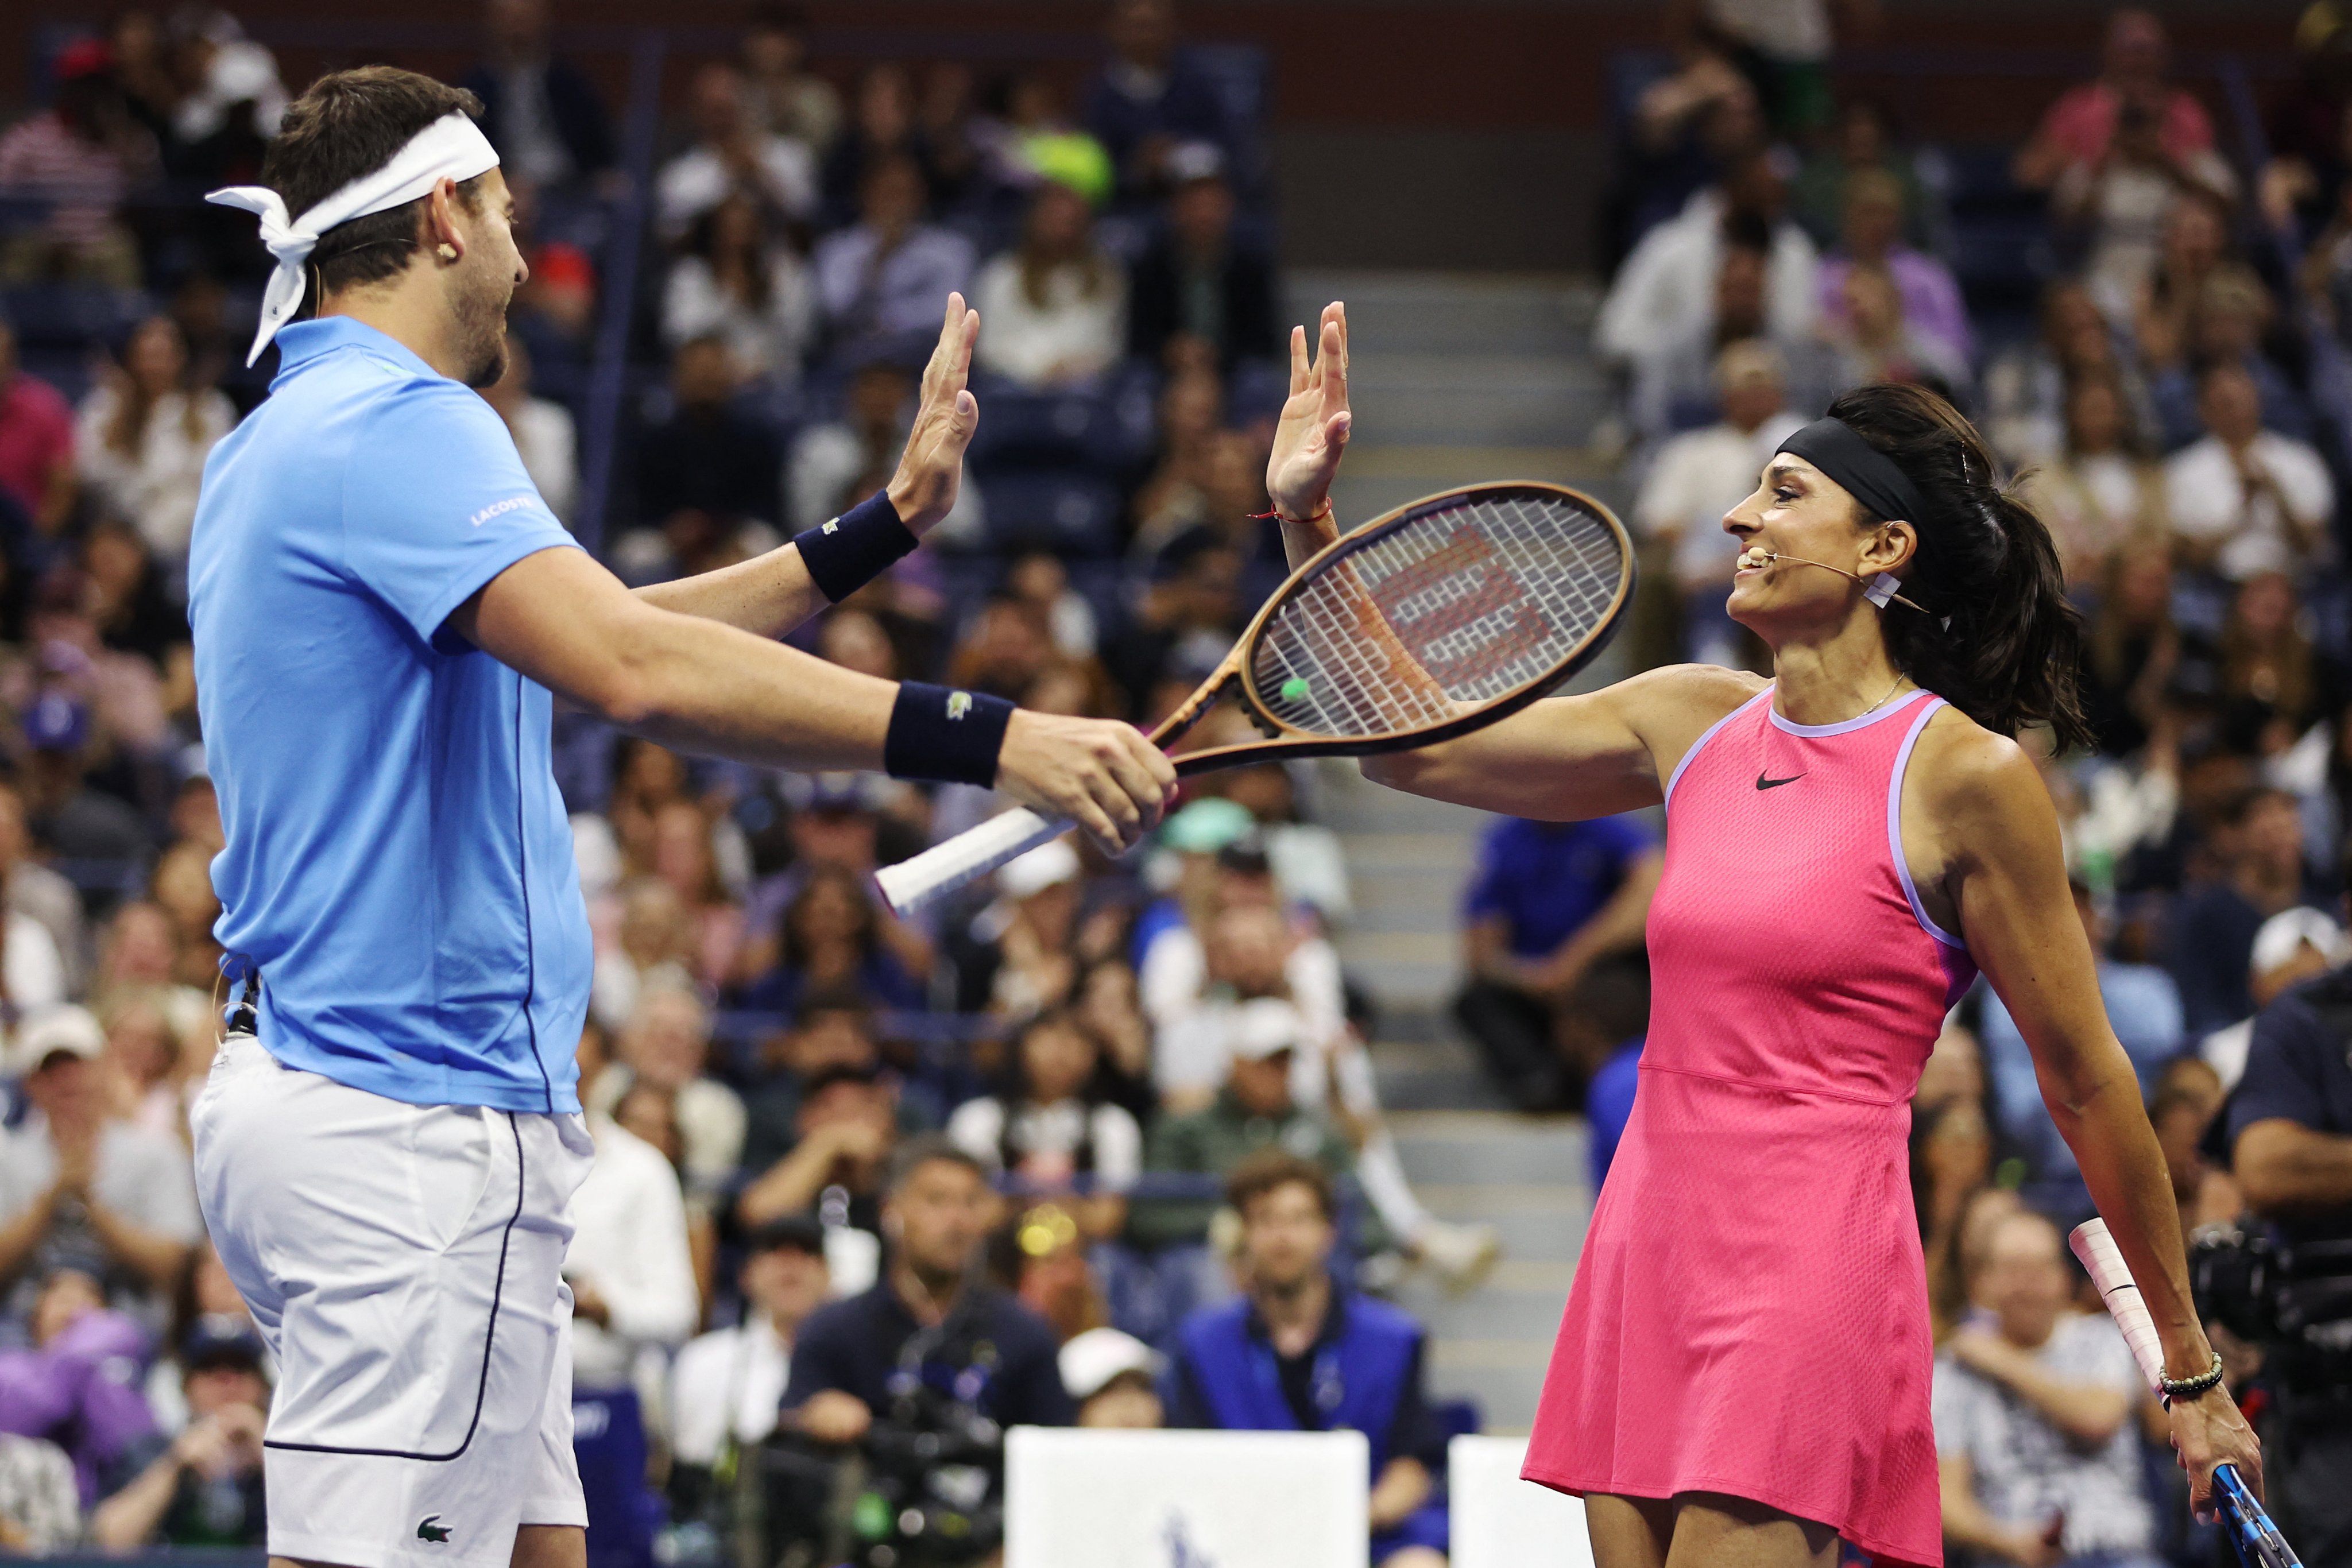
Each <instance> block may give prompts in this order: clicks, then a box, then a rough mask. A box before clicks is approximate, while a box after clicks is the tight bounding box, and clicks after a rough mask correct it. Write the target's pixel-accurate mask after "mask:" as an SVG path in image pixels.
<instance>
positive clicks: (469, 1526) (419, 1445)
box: [190, 1035, 594, 1568]
mask: <svg viewBox="0 0 2352 1568" xmlns="http://www.w3.org/2000/svg"><path fill="white" fill-rule="evenodd" d="M190 1120H191V1123H192V1124H193V1128H194V1134H195V1163H196V1188H197V1195H198V1197H199V1198H200V1199H201V1200H202V1202H203V1205H204V1211H205V1224H206V1225H207V1226H208V1227H209V1228H210V1229H211V1231H212V1238H213V1244H214V1245H215V1247H216V1248H218V1249H219V1251H220V1256H221V1261H222V1262H223V1263H225V1264H226V1265H227V1268H228V1271H229V1275H230V1277H231V1278H232V1279H234V1280H235V1281H236V1288H237V1290H238V1291H240V1292H242V1293H243V1295H244V1297H245V1299H246V1302H247V1305H249V1306H250V1307H252V1309H253V1315H254V1318H255V1320H256V1321H257V1322H258V1324H259V1325H260V1328H261V1332H262V1334H263V1337H264V1338H266V1339H267V1340H268V1343H269V1348H270V1350H271V1352H272V1353H273V1354H275V1355H276V1357H277V1360H278V1389H277V1394H276V1396H275V1398H274V1399H273V1401H272V1402H271V1406H270V1411H269V1423H268V1430H267V1432H266V1434H265V1453H264V1478H265V1480H266V1482H267V1485H268V1492H269V1551H270V1552H271V1554H272V1555H274V1556H282V1557H297V1558H304V1559H308V1560H310V1561H311V1562H316V1563H342V1564H348V1565H350V1568H410V1565H412V1564H425V1563H435V1564H458V1563H462V1564H466V1565H467V1568H507V1563H508V1561H509V1557H510V1555H511V1553H512V1552H513V1549H514V1540H515V1530H516V1527H517V1526H519V1525H524V1524H572V1525H583V1526H584V1525H585V1524H586V1523H587V1522H588V1515H587V1511H586V1508H585V1506H584V1504H583V1501H582V1498H581V1491H580V1470H579V1466H578V1465H577V1463H576V1462H575V1461H574V1460H573V1458H572V1291H571V1289H570V1287H568V1286H567V1285H565V1284H564V1282H563V1279H562V1270H563V1254H564V1249H565V1248H566V1247H567V1246H568V1245H569V1244H570V1242H571V1240H572V1227H571V1225H570V1224H569V1223H568V1222H567V1220H566V1218H565V1207H566V1205H567V1204H568V1203H569V1202H570V1201H571V1197H572V1191H573V1189H574V1188H576V1187H577V1186H579V1185H580V1182H581V1179H582V1178H583V1176H586V1175H587V1174H588V1166H589V1162H590V1159H591V1158H592V1157H593V1152H594V1146H593V1145H592V1144H591V1142H590V1141H589V1136H588V1129H587V1127H586V1125H585V1124H583V1122H582V1120H581V1118H580V1117H578V1116H576V1115H557V1116H549V1115H530V1114H517V1113H510V1112H505V1111H491V1110H486V1109H483V1108H482V1107H480V1106H473V1105H409V1104H405V1103H402V1102H400V1101H397V1100H387V1099H385V1098H383V1096H381V1095H377V1094H370V1093H368V1092H365V1091H363V1090H358V1089H352V1088H350V1087H348V1086H346V1085H344V1084H341V1083H337V1082H334V1081H333V1080H331V1079H329V1078H323V1077H320V1075H319V1074H317V1073H315V1072H304V1071H299V1070H297V1069H294V1068H290V1067H287V1066H285V1065H283V1064H281V1063H280V1062H279V1061H278V1060H277V1058H275V1057H273V1056H271V1055H270V1054H269V1053H268V1051H265V1050H264V1049H262V1047H261V1045H260V1044H259V1043H258V1042H257V1041H256V1040H254V1039H253V1037H252V1036H250V1035H232V1036H231V1037H230V1038H229V1040H228V1041H227V1043H226V1045H224V1046H223V1047H222V1049H221V1051H220V1055H219V1057H218V1058H217V1059H216V1060H215V1062H214V1064H213V1070H212V1077H211V1079H210V1081H209V1082H206V1083H205V1089H204V1092H203V1093H202V1094H200V1095H199V1096H198V1097H197V1099H196V1103H195V1105H194V1109H193V1110H192V1112H191V1113H190Z"/></svg>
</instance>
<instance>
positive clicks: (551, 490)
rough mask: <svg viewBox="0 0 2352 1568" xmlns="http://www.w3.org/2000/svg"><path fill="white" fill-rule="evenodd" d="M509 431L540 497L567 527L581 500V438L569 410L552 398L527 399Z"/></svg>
mask: <svg viewBox="0 0 2352 1568" xmlns="http://www.w3.org/2000/svg"><path fill="white" fill-rule="evenodd" d="M508 430H509V433H510V434H512V435H513V436H514V444H515V452H516V454H517V455H519V456H520V457H521V458H522V466H523V472H525V473H526V474H529V475H530V482H531V483H532V484H533V485H534V486H537V487H538V489H539V498H540V499H541V500H542V501H545V502H546V503H547V509H548V510H549V511H551V512H553V513H554V514H555V516H556V517H557V518H558V520H560V521H562V522H563V523H566V524H569V523H570V522H571V521H572V507H573V506H574V505H575V504H576V503H577V502H578V501H579V499H580V437H579V433H578V430H577V427H576V426H575V425H574V424H573V423H572V411H571V410H570V409H568V408H566V407H564V406H563V405H562V403H560V402H556V401H555V400H553V399H552V398H544V397H534V398H526V399H525V400H524V401H523V404H522V406H521V407H520V408H519V409H517V410H515V416H514V423H512V424H510V425H509V426H508Z"/></svg>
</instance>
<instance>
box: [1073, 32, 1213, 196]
mask: <svg viewBox="0 0 2352 1568" xmlns="http://www.w3.org/2000/svg"><path fill="white" fill-rule="evenodd" d="M1176 36H1177V27H1176V7H1175V5H1174V4H1173V0H1114V4H1113V5H1111V8H1110V22H1109V26H1108V37H1109V40H1110V50H1111V57H1110V59H1109V60H1108V61H1107V62H1106V63H1105V64H1104V66H1103V68H1102V73H1101V75H1099V76H1097V78H1095V79H1094V81H1093V82H1092V83H1091V84H1090V85H1089V86H1088V87H1087V96H1086V109H1085V112H1084V115H1083V119H1084V120H1085V121H1086V128H1087V131H1091V132H1092V133H1093V135H1094V137H1095V140H1097V141H1100V142H1101V143H1102V145H1103V149H1104V151H1106V152H1108V153H1109V154H1110V156H1111V162H1112V163H1113V164H1114V165H1115V166H1116V167H1117V169H1118V183H1119V190H1120V191H1121V192H1122V193H1125V194H1126V195H1127V196H1129V197H1130V198H1143V199H1147V200H1148V199H1150V198H1153V197H1157V196H1159V195H1160V193H1162V192H1164V191H1166V190H1168V189H1169V188H1171V186H1174V185H1177V184H1179V183H1181V182H1182V181H1183V179H1184V178H1185V175H1184V173H1183V172H1182V170H1181V167H1179V166H1178V162H1179V161H1178V160H1177V158H1176V150H1177V148H1179V147H1181V146H1182V145H1184V144H1185V143H1187V142H1206V143H1209V144H1211V145H1213V146H1216V147H1218V148H1220V149H1221V150H1224V151H1228V152H1230V150H1231V146H1232V140H1233V138H1232V131H1231V129H1230V127H1229V126H1228V124H1227V122H1226V119H1225V110H1224V104H1223V101H1222V100H1221V99H1219V97H1218V96H1217V89H1216V85H1215V84H1214V83H1213V82H1212V81H1210V80H1209V78H1207V77H1206V76H1204V75H1202V72H1201V71H1200V70H1199V68H1197V67H1195V66H1193V65H1192V63H1191V62H1190V61H1188V60H1187V59H1186V58H1185V57H1184V56H1183V54H1182V53H1181V51H1180V50H1179V49H1178V48H1177V47H1176Z"/></svg>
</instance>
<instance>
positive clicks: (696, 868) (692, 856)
mask: <svg viewBox="0 0 2352 1568" xmlns="http://www.w3.org/2000/svg"><path fill="white" fill-rule="evenodd" d="M714 838H715V835H714V834H713V832H712V831H711V821H710V815H709V810H707V809H706V808H705V807H704V806H703V805H701V804H700V803H698V802H697V801H692V800H672V801H669V802H668V803H667V804H666V805H664V806H662V807H661V808H660V809H659V810H656V812H655V813H654V819H653V841H652V843H651V844H649V845H648V846H646V850H647V853H646V870H647V871H649V872H650V873H653V874H654V875H655V876H656V877H659V878H660V879H661V880H662V881H664V882H666V883H669V886H670V891H671V892H673V893H675V894H677V899H678V903H679V904H680V905H681V906H682V907H683V909H684V910H685V912H686V918H687V921H688V924H689V925H692V926H693V928H694V952H695V961H694V965H693V968H692V973H693V976H694V978H695V981H696V983H697V984H698V985H699V986H700V987H701V988H703V989H704V990H705V991H710V992H715V991H716V990H718V988H719V987H720V986H722V985H724V984H726V983H727V981H728V980H729V979H730V977H732V976H733V975H734V973H735V959H736V954H737V952H738V951H739V949H740V947H741V946H742V943H743V906H742V905H741V904H740V903H738V902H737V901H736V900H735V899H734V898H733V897H732V896H731V895H730V894H729V892H728V890H727V883H726V878H725V877H724V876H723V875H722V874H721V873H720V871H719V855H718V851H717V849H716V847H715V846H714V843H713V839H714Z"/></svg>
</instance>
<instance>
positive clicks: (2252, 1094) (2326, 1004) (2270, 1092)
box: [2221, 968, 2352, 1242]
mask: <svg viewBox="0 0 2352 1568" xmlns="http://www.w3.org/2000/svg"><path fill="white" fill-rule="evenodd" d="M2347 1023H2352V968H2342V969H2333V970H2330V971H2329V972H2328V973H2326V974H2325V975H2322V976H2320V977H2318V978H2317V979H2315V980H2307V981H2305V982H2304V983H2303V984H2302V985H2299V986H2295V987H2293V988H2290V989H2288V990H2287V991H2286V992H2285V993H2284V995H2282V996H2281V997H2280V998H2278V1000H2276V1001H2274V1002H2273V1003H2272V1004H2271V1005H2270V1006H2269V1007H2267V1008H2265V1009H2263V1010H2262V1012H2261V1013H2259V1014H2257V1015H2256V1016H2255V1019H2254V1034H2253V1040H2252V1042H2251V1043H2250V1044H2249V1045H2248V1047H2247V1050H2246V1070H2245V1072H2244V1073H2243V1074H2242V1076H2241V1077H2240V1078H2239V1080H2238V1086H2237V1088H2236V1089H2235V1090H2234V1091H2233V1092H2231V1095H2230V1099H2229V1103H2227V1104H2226V1105H2224V1106H2223V1107H2222V1111H2221V1118H2222V1122H2223V1134H2224V1136H2225V1137H2226V1138H2227V1139H2228V1142H2229V1147H2230V1148H2231V1151H2232V1153H2234V1152H2235V1150H2236V1149H2237V1146H2238V1140H2239V1139H2241V1138H2242V1137H2243V1136H2245V1134H2246V1129H2247V1128H2249V1127H2252V1125H2253V1124H2255V1123H2257V1122H2267V1121H2283V1122H2292V1123H2294V1124H2295V1125H2296V1126H2298V1127H2302V1128H2305V1129H2306V1130H2308V1131H2310V1132H2314V1133H2324V1134H2328V1135H2330V1136H2331V1137H2333V1138H2335V1139H2337V1140H2342V1139H2346V1138H2352V1051H2347V1050H2346V1043H2347V1038H2346V1036H2347ZM2280 1228H2281V1229H2282V1230H2283V1231H2284V1232H2285V1234H2286V1236H2287V1238H2288V1239H2289V1240H2291V1241H2297V1242H2301V1241H2306V1240H2308V1241H2321V1240H2340V1239H2344V1238H2346V1237H2347V1236H2352V1215H2347V1213H2346V1211H2345V1210H2344V1209H2343V1208H2341V1207H2337V1208H2336V1209H2335V1210H2334V1211H2332V1212H2331V1211H2329V1210H2327V1209H2326V1208H2319V1209H2315V1210H2313V1211H2310V1212H2307V1213H2304V1214H2300V1215H2296V1216H2294V1217H2293V1218H2290V1219H2288V1220H2286V1221H2284V1222H2283V1223H2282V1225H2281V1227H2280Z"/></svg>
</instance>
